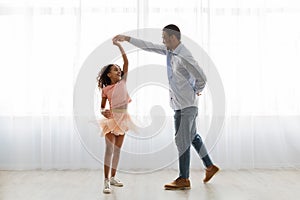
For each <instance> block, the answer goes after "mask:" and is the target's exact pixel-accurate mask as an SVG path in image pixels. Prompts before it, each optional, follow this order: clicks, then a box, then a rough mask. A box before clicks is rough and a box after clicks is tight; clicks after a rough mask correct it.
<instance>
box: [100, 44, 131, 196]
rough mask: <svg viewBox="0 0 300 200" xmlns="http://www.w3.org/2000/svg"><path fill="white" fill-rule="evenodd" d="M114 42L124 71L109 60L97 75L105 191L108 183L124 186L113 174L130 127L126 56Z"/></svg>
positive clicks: (108, 188) (109, 190) (108, 189)
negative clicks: (103, 139)
mask: <svg viewBox="0 0 300 200" xmlns="http://www.w3.org/2000/svg"><path fill="white" fill-rule="evenodd" d="M113 44H114V45H116V46H117V47H119V50H120V52H121V53H122V57H123V62H124V64H123V71H121V68H120V67H119V66H118V65H116V64H109V65H107V66H105V67H103V69H102V70H101V71H100V73H99V75H98V77H97V81H98V87H99V89H102V102H101V114H102V115H103V116H104V117H105V119H103V120H102V121H101V122H100V126H101V128H102V134H103V135H104V136H105V143H106V149H105V156H104V177H105V179H104V189H103V192H104V193H111V188H110V185H115V186H119V187H122V186H123V183H122V182H121V181H120V180H118V179H117V178H116V177H115V175H116V170H117V166H118V162H119V157H120V149H121V147H122V144H123V140H124V135H125V132H126V131H128V130H129V129H131V128H132V127H133V123H132V121H131V119H130V116H129V115H128V113H127V105H128V103H129V102H130V101H131V99H130V97H129V95H128V92H127V88H126V78H127V72H128V60H127V56H126V54H125V51H124V49H123V47H122V46H121V44H120V43H119V42H117V41H116V40H113ZM107 100H108V102H109V106H110V109H109V110H108V109H105V105H106V101H107ZM110 170H111V173H110V178H109V171H110Z"/></svg>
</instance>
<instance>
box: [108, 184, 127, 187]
mask: <svg viewBox="0 0 300 200" xmlns="http://www.w3.org/2000/svg"><path fill="white" fill-rule="evenodd" d="M110 185H113V186H116V187H123V186H124V185H118V184H110Z"/></svg>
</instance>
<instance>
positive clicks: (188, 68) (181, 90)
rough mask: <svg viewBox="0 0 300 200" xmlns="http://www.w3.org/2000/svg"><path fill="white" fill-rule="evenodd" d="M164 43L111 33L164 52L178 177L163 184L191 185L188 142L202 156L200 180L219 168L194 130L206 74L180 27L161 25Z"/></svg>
mask: <svg viewBox="0 0 300 200" xmlns="http://www.w3.org/2000/svg"><path fill="white" fill-rule="evenodd" d="M162 37H163V43H164V45H158V44H153V43H151V42H147V41H143V40H140V39H136V38H132V37H129V36H125V35H117V36H115V37H114V39H116V40H117V41H120V42H122V41H127V42H129V43H131V44H133V45H134V46H136V47H139V48H141V49H143V50H146V51H150V52H155V53H159V54H162V55H166V56H167V72H168V79H169V87H170V105H171V107H172V109H173V110H174V112H175V115H174V119H175V131H176V132H175V142H176V146H177V149H178V154H179V177H178V178H177V179H176V180H174V181H173V182H171V183H169V184H166V185H165V189H169V190H177V189H190V188H191V184H190V181H189V171H190V146H191V144H192V145H193V146H194V148H195V150H196V151H197V153H198V154H199V156H200V158H201V159H202V161H203V163H204V165H205V167H206V174H205V178H204V179H203V182H204V183H206V182H208V181H209V180H210V179H211V178H212V177H213V176H214V175H215V174H216V173H217V171H218V170H219V168H218V167H217V166H215V165H214V164H213V163H212V161H211V159H210V157H209V155H208V153H207V150H206V148H205V146H204V144H203V142H202V139H201V137H200V135H199V134H197V130H196V117H197V115H198V107H197V106H198V98H197V96H200V95H201V92H202V90H203V89H204V87H205V84H206V77H205V75H204V73H203V71H202V69H201V68H200V67H199V65H198V63H197V62H196V61H195V60H194V58H193V56H192V54H191V53H190V51H189V50H188V49H187V48H186V47H185V46H184V45H183V44H182V43H181V33H180V30H179V28H178V27H177V26H176V25H174V24H170V25H167V26H166V27H164V28H163V32H162Z"/></svg>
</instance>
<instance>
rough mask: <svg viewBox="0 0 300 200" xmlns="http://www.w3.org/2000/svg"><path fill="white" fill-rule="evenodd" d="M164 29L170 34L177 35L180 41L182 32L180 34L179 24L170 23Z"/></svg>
mask: <svg viewBox="0 0 300 200" xmlns="http://www.w3.org/2000/svg"><path fill="white" fill-rule="evenodd" d="M163 31H164V32H166V33H167V34H168V35H169V36H171V35H175V37H176V38H177V39H178V40H179V41H180V39H181V34H180V29H179V28H178V26H176V25H174V24H169V25H167V26H165V27H164V28H163Z"/></svg>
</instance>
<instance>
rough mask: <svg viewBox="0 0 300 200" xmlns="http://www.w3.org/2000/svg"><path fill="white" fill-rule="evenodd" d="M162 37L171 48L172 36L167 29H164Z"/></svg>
mask: <svg viewBox="0 0 300 200" xmlns="http://www.w3.org/2000/svg"><path fill="white" fill-rule="evenodd" d="M162 39H163V43H164V45H165V46H166V47H167V48H168V49H170V48H171V43H172V41H171V37H170V36H169V35H168V33H166V32H165V31H163V33H162Z"/></svg>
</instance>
